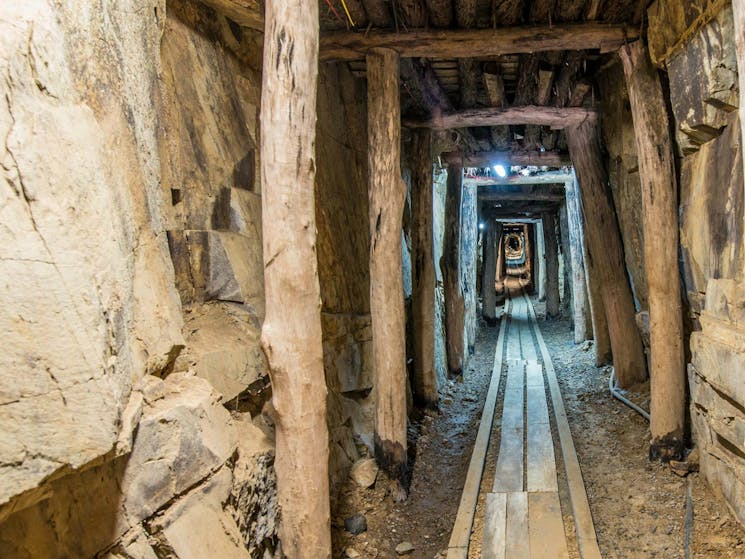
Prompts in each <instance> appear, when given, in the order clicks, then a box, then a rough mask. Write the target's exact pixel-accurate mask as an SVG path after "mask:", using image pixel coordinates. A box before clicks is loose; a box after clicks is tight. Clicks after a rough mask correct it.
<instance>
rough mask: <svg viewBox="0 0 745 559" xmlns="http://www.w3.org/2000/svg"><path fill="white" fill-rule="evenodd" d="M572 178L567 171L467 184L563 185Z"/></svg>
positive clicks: (476, 180) (498, 178)
mask: <svg viewBox="0 0 745 559" xmlns="http://www.w3.org/2000/svg"><path fill="white" fill-rule="evenodd" d="M571 178H572V174H571V173H570V172H567V171H548V172H545V173H538V174H536V175H529V176H525V175H521V174H518V175H509V176H507V177H504V178H500V177H473V178H468V179H465V180H466V182H471V183H476V184H477V185H478V186H479V187H482V186H498V185H507V184H558V185H563V184H564V183H566V181H567V180H570V179H571Z"/></svg>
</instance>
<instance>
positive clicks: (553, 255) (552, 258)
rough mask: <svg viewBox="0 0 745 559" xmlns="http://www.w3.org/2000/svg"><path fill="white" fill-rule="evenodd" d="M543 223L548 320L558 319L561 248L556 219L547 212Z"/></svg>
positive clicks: (542, 218) (542, 219) (543, 217)
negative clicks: (557, 237) (558, 241)
mask: <svg viewBox="0 0 745 559" xmlns="http://www.w3.org/2000/svg"><path fill="white" fill-rule="evenodd" d="M541 221H542V222H543V245H544V247H545V251H546V318H557V317H558V316H559V314H560V312H559V311H560V309H559V305H560V304H561V301H560V299H559V247H558V244H557V239H556V217H555V215H554V214H553V213H552V212H546V213H544V214H543V216H542V217H541Z"/></svg>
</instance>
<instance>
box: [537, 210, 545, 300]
mask: <svg viewBox="0 0 745 559" xmlns="http://www.w3.org/2000/svg"><path fill="white" fill-rule="evenodd" d="M543 230H544V226H543V223H541V222H538V223H536V224H535V233H536V234H535V238H536V247H535V248H536V253H537V257H536V259H535V260H536V272H535V275H536V278H537V279H536V288H537V290H538V300H539V301H545V300H546V243H545V241H544V235H543Z"/></svg>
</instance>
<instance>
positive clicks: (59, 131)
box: [0, 0, 184, 555]
mask: <svg viewBox="0 0 745 559" xmlns="http://www.w3.org/2000/svg"><path fill="white" fill-rule="evenodd" d="M81 8H82V6H81V5H79V3H75V4H74V5H73V4H70V3H62V4H53V3H50V2H46V1H43V0H29V1H28V2H3V3H2V5H0V70H1V71H2V73H3V76H4V79H3V80H2V83H1V84H0V91H1V92H2V93H1V95H2V98H3V103H2V107H0V138H3V143H4V145H3V149H2V155H1V157H2V161H3V163H2V174H3V178H2V181H0V182H1V186H0V189H1V190H0V192H1V193H2V194H1V196H2V203H1V204H0V207H2V210H1V211H2V220H1V222H2V224H3V226H2V227H0V241H1V242H0V246H1V247H2V248H0V260H2V266H0V278H1V280H0V281H1V282H2V285H3V288H2V289H1V290H0V328H2V331H3V332H4V343H3V347H4V350H3V351H2V352H1V354H0V372H1V374H0V395H1V396H0V398H1V399H2V406H0V422H2V425H3V435H2V443H1V444H0V471H1V472H2V475H0V505H2V508H1V509H0V518H3V517H5V516H7V514H9V513H10V512H12V511H13V510H17V509H19V508H22V507H24V506H27V505H30V504H32V503H34V502H36V501H38V500H39V499H41V498H44V497H46V496H47V495H48V492H47V488H48V483H47V482H51V480H52V479H53V478H55V477H59V476H62V475H64V474H66V473H69V472H70V471H72V470H73V469H75V470H83V469H85V468H86V467H88V466H90V465H92V463H93V462H94V461H96V460H100V459H101V458H102V457H104V456H106V457H107V458H108V459H113V458H115V456H117V455H121V454H123V453H126V452H128V451H129V449H130V446H131V438H132V432H133V428H134V426H135V425H136V418H137V417H138V415H139V413H140V409H141V405H142V398H141V395H140V393H139V384H140V381H141V379H142V378H143V375H145V374H146V373H158V372H160V371H162V370H164V369H167V368H168V365H169V363H170V362H171V361H172V360H173V358H175V356H176V355H177V354H178V352H179V349H180V348H181V347H182V346H183V344H184V340H183V338H182V335H181V323H182V319H181V309H180V304H179V300H178V295H177V293H176V291H175V289H174V287H173V269H172V266H171V263H170V259H169V257H168V248H167V243H166V235H165V230H164V219H163V213H162V207H163V201H162V199H161V197H160V196H159V188H158V183H159V178H160V164H159V160H158V149H157V124H158V115H157V114H156V112H155V109H154V106H153V103H154V101H156V100H157V98H158V90H157V86H156V84H157V76H158V74H159V72H160V67H159V63H158V61H159V48H160V47H159V45H160V34H161V32H162V30H163V19H162V17H163V15H164V14H165V6H164V4H163V2H158V1H151V2H134V1H129V0H124V1H122V2H117V3H115V4H114V3H104V4H103V5H101V6H98V5H97V6H96V8H95V9H93V6H92V5H91V6H90V8H91V9H81ZM143 14H144V15H143ZM159 14H160V15H159ZM3 555H4V554H3Z"/></svg>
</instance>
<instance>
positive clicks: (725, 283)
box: [650, 0, 745, 523]
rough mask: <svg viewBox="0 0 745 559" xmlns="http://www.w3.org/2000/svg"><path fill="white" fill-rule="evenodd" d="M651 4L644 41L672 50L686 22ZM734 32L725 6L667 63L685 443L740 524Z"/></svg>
mask: <svg viewBox="0 0 745 559" xmlns="http://www.w3.org/2000/svg"><path fill="white" fill-rule="evenodd" d="M659 4H660V5H661V6H662V8H664V9H661V8H660V7H659V6H657V7H656V6H653V7H652V8H650V24H651V25H652V27H651V28H650V34H651V35H652V36H653V37H656V39H655V41H658V40H659V41H661V39H660V38H665V37H666V39H665V41H666V42H664V41H663V43H664V44H673V43H674V42H675V41H677V38H676V37H675V34H676V33H678V37H679V36H680V34H682V33H683V30H684V29H685V26H684V23H685V22H687V21H689V20H691V18H692V17H693V15H692V14H690V13H688V12H686V10H685V9H683V6H682V5H679V4H680V3H678V2H674V1H673V0H666V1H664V2H659ZM655 8H656V9H657V12H658V13H657V15H656V19H654V20H653V18H652V13H653V11H654V10H655ZM732 29H733V27H732V11H731V8H729V7H726V8H725V9H723V10H721V11H720V12H719V14H717V15H716V17H715V18H714V19H713V20H712V21H711V22H710V23H709V24H708V25H706V26H705V27H703V28H702V29H700V30H699V31H697V32H696V33H694V34H693V35H692V36H691V37H690V38H689V39H688V40H687V41H686V42H685V43H684V44H683V46H682V48H680V49H679V50H677V51H676V52H674V53H673V54H672V55H671V56H669V58H668V59H667V60H666V62H667V69H668V75H669V83H670V98H671V108H672V111H673V114H674V124H675V129H676V134H677V138H678V142H679V148H680V153H681V155H682V156H683V159H682V162H681V184H680V196H681V199H680V205H681V214H680V215H681V220H680V232H681V247H682V257H683V271H684V277H685V287H686V292H687V297H688V302H689V305H690V317H691V321H692V327H693V330H694V331H693V333H692V334H691V337H690V355H691V360H690V363H689V365H688V379H689V385H690V394H691V420H692V426H693V437H694V439H695V441H696V443H697V444H698V446H699V448H700V450H701V469H702V472H703V473H704V475H705V476H706V478H707V479H708V480H709V482H710V483H711V485H712V486H713V487H714V489H715V490H716V491H718V492H719V493H720V494H721V495H722V496H723V497H724V498H725V499H726V501H727V502H728V503H729V504H730V506H731V507H732V509H733V511H734V513H735V515H736V516H737V518H738V519H739V520H740V521H741V522H743V523H745V506H744V505H743V503H745V444H744V443H743V441H745V437H744V435H743V433H745V430H743V425H745V392H744V391H743V386H745V382H744V381H745V345H743V342H742V341H743V340H744V339H745V316H744V315H743V313H742V309H743V307H745V283H744V281H743V280H745V278H743V265H744V264H745V262H744V261H743V257H744V256H745V255H744V254H743V227H744V220H745V214H744V212H743V208H744V205H743V204H744V200H743V197H744V193H743V162H742V146H741V139H740V138H741V134H740V124H739V120H738V116H737V104H738V91H737V83H738V82H737V73H736V64H735V46H734V33H733V31H732ZM655 45H656V43H655ZM654 48H657V49H658V51H659V50H660V49H659V48H658V47H656V46H655V47H654Z"/></svg>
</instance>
